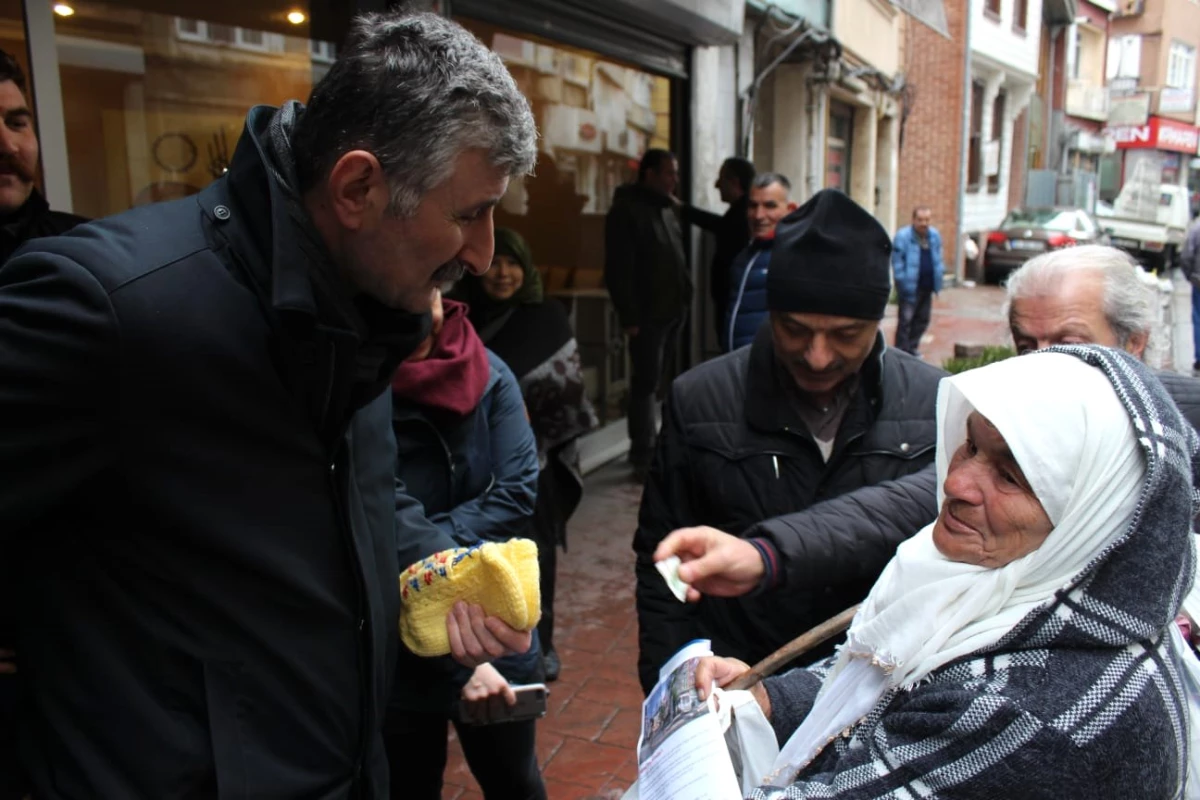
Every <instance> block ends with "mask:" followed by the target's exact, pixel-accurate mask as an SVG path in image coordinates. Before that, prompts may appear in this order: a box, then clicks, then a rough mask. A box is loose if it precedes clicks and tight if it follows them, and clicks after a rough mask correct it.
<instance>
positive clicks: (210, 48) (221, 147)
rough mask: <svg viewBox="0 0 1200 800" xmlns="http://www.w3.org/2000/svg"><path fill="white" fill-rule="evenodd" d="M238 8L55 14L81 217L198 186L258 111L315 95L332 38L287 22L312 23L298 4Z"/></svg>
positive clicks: (215, 171)
mask: <svg viewBox="0 0 1200 800" xmlns="http://www.w3.org/2000/svg"><path fill="white" fill-rule="evenodd" d="M164 5H169V4H164ZM241 6H242V7H241V8H239V9H238V10H237V11H236V12H234V11H230V12H229V13H230V14H233V13H236V14H237V16H229V17H226V18H222V19H200V18H197V16H196V14H197V11H199V10H201V9H203V8H204V7H203V6H197V5H194V4H186V6H185V4H179V7H178V8H175V9H167V10H175V11H178V12H182V13H178V14H163V13H151V12H148V11H143V10H141V9H140V8H133V7H130V6H129V5H126V4H120V3H100V2H75V3H72V7H73V8H74V9H75V13H74V14H72V15H71V16H69V17H56V18H55V33H56V41H57V46H58V57H59V75H60V79H61V82H62V95H63V114H64V119H65V125H66V133H67V154H68V159H69V166H70V174H71V190H72V195H73V200H74V207H75V208H74V210H75V212H76V213H79V214H83V215H85V216H88V217H100V216H105V215H108V214H114V213H117V212H119V211H123V210H125V209H128V208H130V207H131V206H137V205H143V204H145V203H152V202H157V201H161V200H170V199H174V198H178V197H186V196H188V195H191V194H194V193H196V192H198V191H200V189H202V188H203V187H204V186H206V185H207V184H208V183H209V182H211V181H212V180H213V179H214V178H217V177H219V176H220V175H222V174H223V173H224V171H225V169H226V168H227V167H228V164H229V159H230V158H231V156H232V152H233V147H234V145H235V143H236V142H237V139H238V137H239V136H240V134H241V131H242V126H243V122H244V119H245V115H246V112H247V111H248V110H249V109H250V108H251V107H252V106H254V105H257V104H259V103H267V104H271V105H278V104H279V103H282V102H283V101H285V100H290V99H300V100H303V99H305V98H306V97H307V96H308V94H309V92H310V91H311V89H312V85H313V82H314V81H315V80H319V79H320V77H321V76H322V75H324V73H325V72H326V71H327V70H328V68H329V64H330V63H332V61H333V58H334V57H335V55H336V47H335V45H334V44H333V43H331V42H326V41H311V40H310V38H309V36H308V29H307V24H293V23H291V22H289V21H288V19H289V12H290V13H291V14H293V15H295V17H294V18H296V19H300V20H301V22H302V23H306V21H307V14H306V13H303V12H298V11H297V10H296V9H295V8H294V7H289V6H283V5H277V4H272V5H267V4H258V3H254V2H248V3H243V4H241ZM222 11H225V9H222ZM303 11H304V12H306V11H307V8H304V9H303Z"/></svg>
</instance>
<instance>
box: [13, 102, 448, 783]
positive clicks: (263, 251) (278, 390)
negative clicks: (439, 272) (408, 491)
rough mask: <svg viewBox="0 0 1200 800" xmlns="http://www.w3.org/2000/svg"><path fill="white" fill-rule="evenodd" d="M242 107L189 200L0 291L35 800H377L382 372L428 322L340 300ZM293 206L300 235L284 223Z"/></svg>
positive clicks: (387, 518) (416, 531)
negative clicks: (224, 157)
mask: <svg viewBox="0 0 1200 800" xmlns="http://www.w3.org/2000/svg"><path fill="white" fill-rule="evenodd" d="M302 112H303V108H302V107H301V106H300V105H299V104H289V105H288V106H285V107H284V108H283V109H279V110H276V109H272V108H267V107H264V106H259V107H257V108H255V109H253V110H252V111H251V112H250V114H249V116H248V117H247V120H246V129H245V132H244V134H243V136H242V137H241V139H240V140H239V142H238V145H237V148H236V151H235V153H234V155H233V159H232V163H231V165H230V169H229V172H228V173H227V174H226V175H225V176H224V177H222V178H220V179H218V180H217V181H215V182H214V183H213V184H212V185H210V186H209V187H208V188H207V189H205V190H204V191H203V192H201V193H199V194H198V195H196V196H194V197H189V198H186V199H182V200H177V201H174V202H169V203H161V204H157V205H151V206H145V207H142V208H137V209H134V210H132V211H129V212H126V213H124V214H120V215H118V216H115V217H110V218H108V219H105V220H102V221H99V222H95V223H91V224H88V225H84V226H81V227H79V228H76V229H74V230H73V231H71V232H70V233H69V234H67V235H64V236H60V237H56V238H53V239H45V240H41V241H38V242H36V243H33V244H30V245H27V246H26V247H25V249H24V250H23V251H21V252H19V253H18V254H17V255H16V256H15V257H14V258H13V259H12V260H10V261H9V262H8V263H7V264H5V265H4V266H3V267H2V268H0V441H3V442H4V446H3V447H2V448H0V475H2V476H3V480H0V562H10V561H11V562H12V563H16V564H17V565H18V566H19V569H17V570H16V572H17V574H18V576H19V578H18V583H17V586H16V587H15V591H16V592H17V596H19V597H21V605H20V608H19V610H18V617H17V636H16V644H17V650H18V654H19V655H18V658H19V659H20V661H19V665H18V668H19V670H20V672H19V677H20V678H21V679H22V684H21V691H22V693H23V698H22V699H23V700H24V701H25V704H24V706H23V708H22V713H21V716H20V718H19V720H18V722H17V729H18V739H19V741H20V761H21V764H22V766H23V768H24V770H25V771H26V773H27V774H28V776H29V778H30V780H31V781H32V784H33V792H32V794H33V796H35V797H38V798H44V799H45V800H58V799H59V798H78V797H122V798H153V799H155V800H157V799H158V798H212V797H259V798H293V797H305V798H321V799H325V798H328V799H330V800H332V799H333V798H347V797H365V798H383V797H386V796H387V765H386V761H385V759H384V756H383V747H382V742H381V739H380V735H379V729H380V724H381V714H382V711H383V709H384V706H385V704H386V701H387V698H388V696H389V694H390V688H391V682H392V666H393V664H394V662H395V653H396V645H397V641H398V635H397V618H398V610H399V596H398V595H399V593H398V591H397V583H396V581H397V574H398V570H399V564H401V563H405V564H407V563H411V562H413V561H416V560H418V559H420V558H422V557H424V556H426V555H429V554H431V553H433V552H436V551H438V550H442V549H445V548H448V547H453V546H454V544H455V543H454V541H453V540H452V539H451V538H450V537H448V536H446V535H445V534H443V533H442V532H441V531H439V530H438V529H437V528H436V527H434V526H433V525H431V524H429V523H428V522H427V521H426V520H425V519H424V516H423V515H422V514H421V508H420V505H419V504H417V503H416V502H415V501H412V500H411V499H410V498H408V497H407V495H405V494H404V493H403V492H397V491H396V482H395V473H394V471H395V444H394V439H393V438H392V429H391V413H390V404H391V399H390V397H388V395H387V393H386V389H387V387H388V381H389V379H390V377H391V375H392V372H393V370H394V368H395V366H396V365H397V364H398V363H399V362H400V360H401V359H403V358H404V357H405V356H406V355H407V354H408V353H410V352H412V350H413V349H415V347H416V346H417V345H418V344H419V343H420V342H421V341H422V340H423V339H424V338H425V336H426V335H427V334H428V331H429V315H427V314H426V315H412V314H408V313H404V312H398V311H393V310H390V309H386V308H384V307H383V306H381V305H379V304H377V303H375V302H374V301H370V300H367V299H365V298H355V299H353V300H350V299H349V298H348V296H346V295H345V294H342V295H340V296H339V294H338V292H339V290H340V291H341V292H343V293H344V292H345V290H344V289H340V287H339V285H338V283H337V279H336V271H335V270H333V269H331V264H329V263H327V262H325V261H323V253H322V249H321V247H320V245H319V244H316V243H314V242H313V241H312V240H311V238H310V237H312V236H313V234H312V233H311V230H310V229H307V228H306V227H305V226H304V224H303V221H302V219H301V217H303V211H302V209H301V207H300V206H299V204H298V202H297V199H296V198H297V195H296V192H295V191H294V189H293V188H292V187H291V186H289V185H288V183H287V181H286V177H285V175H284V173H286V172H287V166H288V165H287V163H285V162H286V161H287V159H288V158H289V156H288V154H287V148H288V141H289V136H290V130H291V126H292V125H293V124H294V121H295V119H296V117H297V116H298V115H299V114H300V113H302ZM298 209H300V210H298Z"/></svg>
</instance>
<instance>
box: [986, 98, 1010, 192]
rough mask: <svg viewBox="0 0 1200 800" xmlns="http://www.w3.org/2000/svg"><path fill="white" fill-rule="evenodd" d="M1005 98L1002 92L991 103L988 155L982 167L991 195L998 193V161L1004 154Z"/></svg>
mask: <svg viewBox="0 0 1200 800" xmlns="http://www.w3.org/2000/svg"><path fill="white" fill-rule="evenodd" d="M1005 100H1007V97H1006V96H1005V94H1004V92H1002V91H1001V92H999V93H997V94H996V99H995V100H993V101H992V137H991V141H989V142H988V153H987V158H986V161H987V163H986V164H985V165H984V167H985V170H984V171H985V172H987V181H988V191H989V192H991V193H992V194H995V193H996V192H999V191H1000V161H1001V158H1000V156H1001V154H1002V153H1003V152H1004V106H1005Z"/></svg>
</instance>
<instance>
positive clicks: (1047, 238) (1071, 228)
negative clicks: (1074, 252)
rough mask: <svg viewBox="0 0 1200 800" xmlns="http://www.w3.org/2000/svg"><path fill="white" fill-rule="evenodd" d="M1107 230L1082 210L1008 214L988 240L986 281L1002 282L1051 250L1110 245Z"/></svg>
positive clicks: (1045, 209)
mask: <svg viewBox="0 0 1200 800" xmlns="http://www.w3.org/2000/svg"><path fill="white" fill-rule="evenodd" d="M1107 243H1108V235H1107V234H1106V233H1105V232H1104V228H1102V227H1101V225H1100V223H1099V222H1097V221H1096V218H1095V217H1093V216H1092V215H1091V214H1089V213H1088V212H1086V211H1084V210H1083V209H1081V208H1064V207H1058V208H1017V209H1014V210H1012V211H1010V212H1008V216H1007V217H1005V218H1004V221H1003V222H1001V223H1000V227H999V228H998V229H997V230H994V231H992V232H991V233H989V234H988V237H987V249H986V250H985V251H984V256H983V278H984V280H985V281H987V282H988V283H999V282H1000V281H1002V280H1004V278H1006V277H1008V274H1009V273H1010V272H1012V271H1013V270H1015V269H1016V268H1017V267H1019V266H1021V265H1022V264H1024V263H1025V262H1026V261H1028V260H1029V259H1031V258H1033V257H1034V256H1036V255H1039V254H1041V253H1044V252H1046V251H1047V250H1058V249H1059V248H1062V247H1073V246H1075V245H1077V244H1107Z"/></svg>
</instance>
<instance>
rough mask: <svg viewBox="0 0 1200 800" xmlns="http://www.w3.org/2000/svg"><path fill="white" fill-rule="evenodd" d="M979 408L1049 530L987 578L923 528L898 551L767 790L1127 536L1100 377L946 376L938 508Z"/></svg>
mask: <svg viewBox="0 0 1200 800" xmlns="http://www.w3.org/2000/svg"><path fill="white" fill-rule="evenodd" d="M972 411H978V412H979V413H980V414H981V415H983V416H984V417H986V418H987V419H988V420H989V421H990V422H991V423H992V424H993V425H994V426H995V427H996V428H997V430H999V432H1000V434H1001V435H1002V436H1003V437H1004V439H1005V442H1006V443H1007V444H1008V446H1009V448H1010V449H1011V450H1012V453H1013V456H1014V457H1015V458H1016V461H1017V464H1018V465H1019V466H1020V467H1021V471H1022V472H1023V473H1024V474H1025V478H1026V480H1027V481H1028V482H1029V485H1030V486H1031V487H1032V489H1033V492H1034V494H1035V495H1036V496H1037V498H1038V499H1039V500H1040V501H1041V504H1042V507H1043V509H1044V510H1045V512H1046V515H1047V516H1048V517H1049V518H1050V522H1051V523H1052V524H1053V526H1054V527H1053V530H1052V531H1051V532H1050V535H1049V536H1048V537H1047V538H1046V540H1045V541H1044V542H1043V543H1042V545H1041V546H1040V547H1039V548H1038V549H1036V550H1034V551H1033V552H1032V553H1029V554H1028V555H1025V556H1023V557H1021V558H1018V559H1016V560H1015V561H1012V562H1011V563H1009V564H1007V565H1005V566H1003V567H1000V568H998V569H996V568H989V567H980V566H975V565H972V564H964V563H960V562H955V561H950V560H948V559H947V558H946V557H945V556H943V555H942V554H941V553H940V552H939V551H938V550H937V548H936V547H935V546H934V544H933V525H929V526H927V527H926V528H924V529H923V530H921V531H920V532H919V533H918V534H917V535H916V536H914V537H913V538H911V539H909V540H908V541H906V542H904V543H903V544H901V545H900V547H899V549H898V550H897V551H896V555H895V557H894V558H893V559H892V560H891V561H890V562H889V563H888V565H887V567H886V568H885V569H884V571H883V574H882V575H880V577H879V580H878V581H876V583H875V586H874V587H873V588H872V589H871V593H870V595H869V596H868V597H867V599H866V601H865V602H864V603H863V605H862V608H861V609H860V610H859V612H858V614H857V615H856V616H855V618H854V622H853V624H852V625H851V626H850V632H849V634H848V636H847V643H846V644H845V645H844V646H843V647H842V648H841V650H840V653H839V657H838V660H837V663H836V664H835V666H834V668H833V669H832V670H831V671H830V673H829V676H828V677H827V678H826V680H825V684H824V686H823V687H822V688H821V693H820V694H819V695H818V697H817V701H816V704H815V705H814V706H813V710H812V712H811V713H810V714H809V715H808V717H807V718H806V719H805V720H804V723H803V724H801V726H800V727H799V728H798V729H797V730H796V732H795V733H794V734H792V736H791V738H789V739H788V741H787V743H786V744H785V745H784V747H783V749H782V750H781V751H780V754H779V758H778V759H777V760H776V762H775V769H774V770H773V771H772V774H771V776H769V782H770V783H772V784H774V785H777V786H782V785H786V784H788V783H790V782H791V780H792V779H793V778H794V777H795V775H796V774H797V773H798V772H799V771H800V770H801V769H803V768H804V766H806V765H807V764H808V762H809V761H811V760H812V759H813V758H814V757H815V756H816V755H817V753H819V752H820V750H821V748H823V747H824V746H825V744H826V743H828V742H829V741H831V740H832V739H833V738H834V737H836V736H837V735H838V734H839V733H840V732H841V731H843V730H844V729H846V728H849V727H850V726H852V725H854V724H855V723H857V722H858V721H859V720H861V719H862V718H863V717H864V716H866V714H867V713H868V712H869V711H870V710H871V709H872V708H873V707H874V706H875V704H876V703H877V702H878V701H879V699H880V698H881V697H882V696H883V695H884V694H885V693H886V692H887V691H889V690H890V689H893V688H895V687H898V686H900V687H911V686H913V685H915V684H916V683H917V682H919V681H920V680H922V679H923V678H925V677H926V676H928V675H929V673H931V672H933V671H934V670H935V669H937V668H938V667H941V666H943V665H945V664H947V663H949V662H951V661H953V660H954V659H957V658H960V657H962V656H965V655H968V654H970V653H974V652H976V651H978V650H980V649H982V648H985V647H988V646H990V645H993V644H995V643H996V642H998V641H999V640H1000V639H1001V638H1003V637H1004V636H1005V635H1006V634H1008V633H1009V632H1010V631H1011V630H1013V628H1014V627H1015V626H1016V625H1017V624H1018V623H1019V622H1020V621H1021V620H1022V619H1024V618H1025V617H1027V616H1028V615H1029V614H1030V612H1031V611H1033V610H1034V609H1036V608H1037V607H1039V606H1041V605H1043V604H1045V603H1047V602H1049V601H1050V600H1051V599H1052V598H1053V596H1054V593H1055V592H1056V591H1058V590H1059V589H1061V588H1063V587H1065V586H1066V585H1068V584H1069V583H1071V582H1072V580H1073V579H1074V578H1075V577H1076V576H1078V575H1079V573H1080V572H1082V571H1083V570H1084V569H1085V568H1086V567H1087V566H1088V565H1089V564H1091V563H1092V562H1093V561H1094V560H1096V559H1098V558H1099V557H1100V556H1101V554H1102V553H1104V551H1105V549H1106V548H1107V547H1108V546H1109V545H1110V544H1111V543H1112V542H1113V541H1115V540H1116V539H1118V538H1119V537H1120V536H1121V535H1122V533H1124V532H1125V531H1126V530H1127V528H1128V527H1129V524H1130V522H1131V521H1132V517H1133V513H1134V510H1135V508H1136V506H1137V501H1138V496H1139V494H1140V492H1141V488H1142V482H1143V480H1144V478H1145V472H1146V467H1145V461H1144V458H1143V455H1142V452H1141V450H1140V448H1139V445H1138V442H1137V438H1136V436H1135V434H1134V430H1133V425H1132V423H1131V421H1130V419H1129V414H1128V413H1127V412H1126V410H1125V407H1124V406H1123V405H1122V404H1121V401H1120V400H1119V399H1118V398H1117V395H1116V393H1115V390H1114V389H1113V386H1112V383H1110V382H1109V380H1108V378H1107V377H1105V375H1104V373H1102V372H1101V371H1100V370H1099V369H1096V368H1095V367H1092V366H1089V365H1088V364H1086V363H1084V362H1083V361H1082V360H1080V359H1079V358H1076V357H1075V356H1070V355H1065V354H1061V353H1038V354H1033V355H1029V356H1021V357H1019V358H1012V359H1008V360H1006V361H1002V362H999V363H997V364H992V365H990V366H987V367H983V368H980V369H976V370H971V371H969V372H965V373H962V374H960V375H957V376H954V377H951V378H946V379H944V380H943V381H942V383H941V386H940V387H939V391H938V408H937V414H938V430H939V433H940V436H939V439H938V448H937V471H938V481H939V488H938V504H939V507H940V506H941V505H942V504H943V503H944V502H945V492H944V490H943V488H942V485H943V484H944V483H945V481H946V475H947V472H948V470H949V465H950V458H951V457H952V456H953V454H954V453H955V451H957V450H958V448H959V447H960V446H961V445H962V444H963V442H965V441H966V426H967V417H968V416H969V415H970V414H971V412H972Z"/></svg>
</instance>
